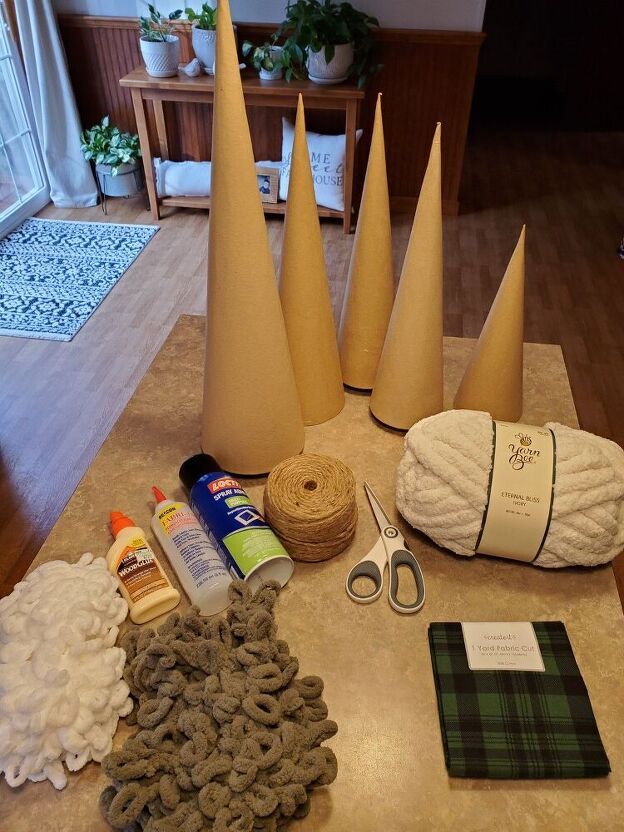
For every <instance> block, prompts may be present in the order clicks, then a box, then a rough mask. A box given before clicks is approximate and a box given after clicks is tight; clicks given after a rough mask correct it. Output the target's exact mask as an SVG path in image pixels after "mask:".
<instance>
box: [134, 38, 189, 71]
mask: <svg viewBox="0 0 624 832" xmlns="http://www.w3.org/2000/svg"><path fill="white" fill-rule="evenodd" d="M166 37H167V40H145V39H144V38H141V39H140V40H139V44H140V46H141V54H142V55H143V60H144V61H145V69H146V70H147V74H148V75H151V76H152V77H153V78H168V77H169V76H170V75H177V74H178V64H179V63H180V38H179V37H178V36H177V35H167V36H166Z"/></svg>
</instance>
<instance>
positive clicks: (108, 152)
mask: <svg viewBox="0 0 624 832" xmlns="http://www.w3.org/2000/svg"><path fill="white" fill-rule="evenodd" d="M80 149H81V150H82V153H83V155H84V157H85V159H86V160H87V161H88V162H89V161H93V162H95V163H96V165H110V166H111V173H112V175H113V176H116V175H117V173H118V172H119V168H120V167H121V165H127V164H128V163H129V162H136V160H137V159H138V158H139V157H140V156H141V145H140V144H139V137H138V136H137V135H136V134H135V133H122V131H121V130H120V129H119V127H113V126H112V125H111V123H110V118H109V116H104V118H103V119H102V121H101V122H100V123H99V124H96V125H94V126H93V127H91V129H90V130H84V131H83V132H82V133H81V134H80Z"/></svg>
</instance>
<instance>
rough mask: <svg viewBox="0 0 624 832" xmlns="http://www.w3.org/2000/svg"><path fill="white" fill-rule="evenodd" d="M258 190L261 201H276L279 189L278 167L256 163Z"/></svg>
mask: <svg viewBox="0 0 624 832" xmlns="http://www.w3.org/2000/svg"><path fill="white" fill-rule="evenodd" d="M256 177H257V179H258V191H259V192H260V198H261V199H262V201H263V202H277V195H278V191H279V168H269V167H265V166H264V165H256Z"/></svg>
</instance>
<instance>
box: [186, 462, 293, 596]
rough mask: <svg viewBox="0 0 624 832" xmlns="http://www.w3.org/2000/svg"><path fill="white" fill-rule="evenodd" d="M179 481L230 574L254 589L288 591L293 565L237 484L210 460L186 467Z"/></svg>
mask: <svg viewBox="0 0 624 832" xmlns="http://www.w3.org/2000/svg"><path fill="white" fill-rule="evenodd" d="M180 480H181V481H182V484H183V485H184V487H185V488H186V489H187V491H188V493H189V498H190V500H189V501H190V505H191V508H192V509H193V511H194V512H195V514H196V516H197V518H198V519H199V522H200V523H201V525H202V527H203V529H204V531H205V532H206V534H207V535H208V537H209V538H210V541H211V543H212V544H213V546H214V547H215V548H216V549H217V550H218V551H219V553H220V555H221V557H222V558H223V561H224V563H225V564H226V565H227V568H228V570H229V572H230V574H231V575H232V576H233V577H235V578H243V579H244V580H246V581H247V582H248V583H249V584H250V585H251V587H252V588H253V589H255V588H256V587H258V586H259V585H260V584H261V583H262V581H267V580H275V581H279V583H280V584H281V585H282V586H284V585H285V584H286V582H287V581H288V579H289V578H290V576H291V575H292V573H293V569H294V564H293V562H292V560H291V558H290V556H289V554H288V552H287V551H286V549H284V547H283V546H282V544H281V543H280V541H279V540H278V539H277V537H276V536H275V534H274V533H273V531H272V529H271V528H270V526H268V525H267V523H266V521H265V520H264V517H263V516H262V514H261V513H260V512H259V511H258V509H257V508H256V507H255V506H254V504H253V503H252V502H251V500H250V499H249V496H248V495H247V493H246V492H245V490H244V489H243V488H241V485H240V483H239V482H238V480H236V479H234V477H231V476H230V475H229V474H226V473H225V472H224V471H222V470H221V469H220V468H219V465H218V463H217V461H216V460H215V459H214V458H213V457H211V456H209V455H208V454H197V455H196V456H192V457H190V458H189V459H187V460H186V461H185V462H183V463H182V465H181V467H180Z"/></svg>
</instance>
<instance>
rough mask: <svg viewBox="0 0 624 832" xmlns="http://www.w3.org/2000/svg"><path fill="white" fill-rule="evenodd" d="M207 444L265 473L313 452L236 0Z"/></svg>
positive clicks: (220, 105)
mask: <svg viewBox="0 0 624 832" xmlns="http://www.w3.org/2000/svg"><path fill="white" fill-rule="evenodd" d="M211 190H212V200H211V209H210V232H209V249H208V314H207V323H206V359H205V373H204V407H203V416H202V448H203V450H204V451H205V452H206V453H209V454H212V455H213V456H214V457H215V458H216V459H217V460H218V462H219V464H220V465H221V466H222V467H223V468H224V469H225V470H227V471H232V472H235V473H238V474H261V473H265V472H267V471H269V470H270V469H271V468H272V467H273V466H274V465H275V464H276V463H278V462H280V461H281V460H282V459H285V458H286V457H288V456H292V455H293V454H297V453H299V452H300V451H301V449H302V447H303V440H304V436H303V422H302V419H301V409H300V405H299V399H298V397H297V388H296V386H295V378H294V373H293V368H292V362H291V359H290V353H289V350H288V340H287V338H286V329H285V327H284V319H283V316H282V310H281V307H280V302H279V295H278V291H277V284H276V281H275V269H274V265H273V259H272V256H271V251H270V249H269V242H268V237H267V231H266V225H265V221H264V213H263V211H262V203H261V201H260V194H259V192H258V182H257V179H256V173H255V167H254V157H253V152H252V148H251V139H250V136H249V125H248V122H247V116H246V113H245V104H244V100H243V91H242V86H241V79H240V70H239V67H238V56H237V54H236V46H235V43H234V32H233V29H232V21H231V18H230V9H229V4H228V0H219V15H218V23H217V66H216V74H215V97H214V117H213V126H212V184H211Z"/></svg>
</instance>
